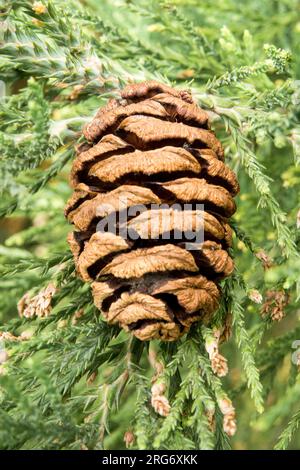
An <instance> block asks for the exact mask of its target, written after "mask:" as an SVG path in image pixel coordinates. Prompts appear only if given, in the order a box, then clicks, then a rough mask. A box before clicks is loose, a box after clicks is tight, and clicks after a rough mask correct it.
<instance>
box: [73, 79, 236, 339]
mask: <svg viewBox="0 0 300 470" xmlns="http://www.w3.org/2000/svg"><path fill="white" fill-rule="evenodd" d="M83 133H84V136H85V138H86V140H87V141H88V143H85V144H83V145H81V146H80V147H79V148H78V149H77V156H76V159H75V161H74V163H73V166H72V171H71V177H70V180H71V185H72V186H73V188H74V190H75V191H74V194H73V196H72V197H71V198H70V200H69V201H68V203H67V206H66V210H65V214H66V217H67V218H68V220H69V221H70V222H71V223H73V224H74V226H75V228H76V231H75V232H73V233H71V234H70V235H69V237H68V241H69V244H70V247H71V250H72V252H73V254H74V258H75V264H76V269H77V272H78V274H79V276H81V278H82V279H83V280H84V281H87V282H91V283H92V290H93V296H94V301H95V304H96V306H97V307H98V308H99V309H100V310H101V311H102V313H103V315H104V317H105V319H106V320H107V321H108V322H109V323H111V324H115V323H118V324H119V325H120V326H122V327H123V328H124V329H125V330H127V331H131V332H132V333H133V334H134V335H135V336H136V337H137V338H139V339H141V340H149V339H154V338H160V339H162V340H165V341H173V340H176V339H178V338H179V337H180V336H181V335H183V334H184V333H186V332H187V331H188V330H189V328H190V326H191V324H192V323H193V322H195V321H199V320H201V321H204V322H207V321H208V320H209V319H210V318H211V316H212V314H213V313H214V311H215V310H216V308H217V307H218V303H219V300H220V295H221V291H220V287H219V285H218V282H219V280H220V279H222V278H224V277H225V276H228V275H230V274H231V272H232V270H233V267H234V265H233V261H232V259H231V258H230V256H229V255H228V253H227V249H228V247H230V245H231V237H232V234H231V229H230V226H229V225H228V218H229V217H230V216H231V215H232V214H233V213H234V212H235V203H234V200H233V196H235V195H236V194H237V192H238V191H239V185H238V182H237V179H236V177H235V175H234V173H233V172H232V171H231V170H230V169H229V168H228V167H227V166H226V165H225V164H224V162H223V160H224V153H223V149H222V146H221V143H220V142H219V140H218V139H217V138H216V137H215V135H214V133H213V132H212V131H210V130H209V123H208V116H207V113H206V112H205V111H203V110H202V109H200V108H199V107H198V106H197V105H196V104H195V103H194V102H193V100H192V97H191V95H190V94H189V93H188V92H186V91H177V90H175V89H173V88H170V87H168V86H166V85H163V84H159V83H156V82H152V81H151V82H145V83H140V84H131V85H128V86H127V87H125V89H124V90H123V91H122V93H121V98H120V100H116V99H114V100H111V101H110V102H109V103H108V104H107V105H106V106H105V107H104V108H102V109H100V110H99V111H98V113H97V114H96V116H95V118H94V119H93V120H92V122H91V123H90V124H88V125H87V126H86V127H85V129H84V131H83ZM187 203H188V204H190V206H189V209H188V210H186V209H185V207H184V209H185V210H176V209H174V204H176V205H177V206H178V205H179V207H183V205H184V204H187ZM197 204H204V212H202V216H203V217H202V218H201V217H200V218H199V210H198V206H196V205H197ZM177 209H178V208H177ZM124 214H126V218H125V219H124ZM112 221H113V223H112ZM182 224H183V225H182ZM187 226H188V227H192V229H193V231H194V232H195V233H199V232H200V231H201V230H202V232H204V242H203V243H202V244H201V245H200V246H199V245H198V249H197V250H195V249H193V250H190V249H188V248H187V243H186V242H187V239H186V238H185V236H186V234H185V232H184V230H182V234H183V236H182V237H181V238H178V237H176V236H175V234H176V232H177V231H178V227H181V228H182V227H187ZM124 228H125V229H126V230H125V232H124ZM124 233H125V235H124ZM166 233H168V234H169V235H170V236H169V237H166V236H165V235H166ZM166 238H167V239H166Z"/></svg>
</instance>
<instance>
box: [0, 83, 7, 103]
mask: <svg viewBox="0 0 300 470" xmlns="http://www.w3.org/2000/svg"><path fill="white" fill-rule="evenodd" d="M5 96H6V86H5V83H4V82H3V80H0V101H1V100H2V99H3V98H4V97H5Z"/></svg>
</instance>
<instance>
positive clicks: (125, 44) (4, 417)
mask: <svg viewBox="0 0 300 470" xmlns="http://www.w3.org/2000/svg"><path fill="white" fill-rule="evenodd" d="M299 7H300V4H299V1H297V0H281V1H280V2H279V1H276V0H265V1H264V2H262V1H258V0H245V1H244V2H239V1H237V0H214V1H211V0H208V1H206V2H198V1H192V0H185V1H182V0H177V1H176V0H175V1H172V2H166V1H159V0H158V1H149V0H147V1H143V0H133V1H129V0H128V1H125V0H82V1H80V2H75V1H71V2H67V3H65V2H63V1H61V0H56V1H51V2H50V3H47V2H31V1H27V0H26V1H12V0H8V1H5V2H1V3H0V12H1V17H0V21H1V28H0V33H1V38H0V75H1V79H2V80H3V82H4V84H5V86H4V87H3V88H4V89H5V92H4V95H5V96H3V97H1V98H0V147H1V153H0V185H1V188H0V190H1V201H0V214H1V216H2V217H3V218H2V221H1V223H0V243H1V244H0V262H1V271H0V274H1V283H0V306H1V310H0V318H1V323H2V327H1V331H4V332H6V333H7V332H9V333H10V334H12V335H14V336H15V337H16V338H19V336H20V334H22V332H23V333H24V332H25V337H26V335H27V336H30V335H32V337H31V339H29V340H26V341H25V340H24V341H19V340H13V339H11V340H10V339H9V338H8V339H7V340H5V341H4V339H5V338H4V339H3V341H2V343H3V345H4V346H3V347H5V348H6V349H5V351H6V350H7V354H8V360H5V361H4V360H3V365H2V366H1V367H2V375H1V382H2V388H1V400H2V409H1V411H0V424H1V426H0V427H1V429H0V447H2V448H41V447H42V448H50V449H51V448H86V447H87V448H101V447H103V446H104V447H105V448H111V449H116V448H123V447H124V446H125V444H124V440H123V437H124V433H125V432H126V431H128V430H130V432H131V430H132V431H133V433H134V434H135V437H136V441H135V443H134V445H135V446H137V447H140V448H142V447H147V448H152V447H153V445H156V446H157V447H160V448H179V449H180V448H199V447H201V446H202V447H209V448H227V447H228V445H229V444H228V442H227V438H226V436H225V435H223V434H222V431H221V430H219V431H218V429H219V427H218V426H219V425H218V422H217V432H219V433H220V435H219V436H218V437H217V443H213V444H211V442H210V439H213V438H212V436H211V435H210V433H209V430H208V431H207V430H206V431H205V430H203V428H202V427H203V426H204V428H205V426H206V425H207V423H205V422H201V423H200V421H199V422H198V424H197V426H198V428H197V426H196V424H195V423H196V421H197V419H198V418H197V419H196V417H195V416H196V414H195V413H194V411H193V413H194V415H193V414H192V416H194V417H195V419H194V421H193V425H192V427H193V426H194V427H195V429H194V428H193V429H194V431H193V433H192V434H189V433H188V432H187V431H186V428H188V422H185V421H184V419H182V416H181V415H182V409H181V408H180V406H179V404H178V401H177V402H176V403H175V404H174V409H175V410H176V407H178V411H179V417H178V416H177V417H176V416H175V417H174V416H173V417H172V419H173V422H170V423H169V426H170V430H169V432H167V431H166V430H165V431H166V435H165V436H164V435H160V440H158V441H157V442H158V443H157V444H154V436H155V433H156V431H157V430H158V429H160V428H161V427H162V420H163V418H160V417H158V415H155V413H153V410H151V407H150V405H149V393H150V392H149V391H150V388H151V384H150V378H151V376H152V375H153V374H154V372H153V370H152V368H151V364H149V362H148V359H147V352H148V351H146V349H147V347H145V348H144V352H143V354H142V349H143V347H142V346H141V345H140V344H138V343H134V344H133V345H132V344H131V342H130V341H129V340H128V337H127V335H126V334H125V333H121V334H118V331H116V330H115V329H114V328H110V327H108V326H107V325H106V324H105V323H102V322H101V320H99V315H98V314H97V312H96V311H95V309H94V307H93V305H92V301H91V296H90V294H89V291H88V287H87V286H85V285H82V283H81V282H80V281H79V280H78V279H76V278H75V277H74V272H73V265H72V260H71V256H70V254H69V251H68V247H67V244H66V235H67V233H68V231H69V227H68V224H67V223H66V221H65V220H64V217H63V208H64V205H65V202H66V200H67V198H68V197H69V195H70V193H71V190H70V188H69V186H68V173H69V170H70V162H71V160H72V158H73V155H74V151H73V146H74V143H75V142H77V141H78V139H80V129H81V127H82V125H83V124H84V123H85V122H86V121H88V120H89V119H90V118H91V116H92V115H93V114H94V113H95V111H96V110H97V109H98V108H99V106H101V105H103V104H104V103H105V102H106V100H107V99H108V97H110V96H113V95H114V93H115V91H116V89H118V87H119V86H121V85H123V84H124V83H125V82H126V81H127V80H143V79H144V78H153V77H155V78H157V79H159V80H162V81H166V82H170V83H172V84H175V85H178V86H181V87H183V88H191V89H192V91H193V94H194V96H195V98H196V99H197V100H198V102H199V104H200V105H201V106H203V107H205V108H206V109H208V110H209V111H210V113H211V119H212V122H213V127H214V128H215V130H216V131H217V133H218V136H220V139H221V141H222V143H223V145H224V147H225V150H226V158H227V162H228V164H229V165H230V166H231V167H232V168H233V169H234V170H235V171H236V172H237V173H238V177H239V181H240V186H241V192H240V196H239V197H238V200H237V205H238V212H237V214H236V216H235V220H234V228H235V230H236V234H237V236H236V238H235V241H234V256H235V260H236V265H237V273H236V275H235V277H234V279H233V280H232V281H229V282H228V283H227V285H225V291H226V292H228V295H227V296H226V299H225V303H224V305H223V306H222V308H223V311H225V313H226V315H227V316H228V313H232V316H233V318H234V321H235V327H234V328H233V331H234V334H233V336H232V338H231V339H230V340H229V341H228V342H227V343H226V344H224V345H223V346H222V349H221V350H222V354H223V355H224V356H225V357H226V358H227V359H228V365H229V374H228V376H227V377H226V378H225V379H222V387H224V390H225V391H224V393H226V394H228V395H229V396H230V397H231V399H232V400H233V403H234V405H235V407H236V414H237V425H238V427H237V433H236V435H235V436H234V438H233V439H231V440H230V445H231V446H232V447H233V448H234V449H270V448H273V447H274V446H275V445H277V447H278V448H286V447H288V448H290V449H299V445H300V434H299V431H297V426H298V423H299V422H300V416H299V414H300V412H299V410H300V408H299V402H300V379H299V370H300V369H299V367H300V366H299V367H297V365H295V364H293V363H292V361H291V358H292V353H293V352H294V350H293V348H292V343H293V341H295V340H300V324H299V319H300V316H299V313H300V310H299V294H300V288H299V278H300V261H299V240H300V237H299V227H300V214H299V209H300V191H299V188H300V166H299V162H300V126H299V103H300V87H299V81H298V80H297V78H298V77H299V72H300V16H299V12H300V8H299ZM50 282H51V283H52V282H54V284H55V285H56V286H57V293H56V294H55V296H54V299H53V310H52V311H51V315H50V316H47V317H46V318H43V319H39V318H37V319H35V318H33V319H26V318H19V317H18V310H17V303H18V301H19V300H20V299H21V298H22V296H24V294H26V293H29V295H30V296H34V295H37V294H38V292H40V291H41V289H43V288H44V287H45V286H47V285H48V284H49V283H50ZM270 291H271V292H273V293H276V292H277V293H278V292H279V293H283V295H284V299H285V300H284V302H283V304H284V305H283V309H284V311H283V312H281V311H280V312H279V316H280V318H277V319H279V320H280V321H274V319H273V320H272V313H273V314H274V308H275V307H276V305H275V304H276V302H275V304H272V305H271V307H270V309H269V310H267V314H266V315H265V316H264V317H263V316H262V309H264V308H265V311H266V309H267V308H268V305H269V304H270V295H271V296H272V294H270ZM226 302H227V303H226ZM274 305H275V307H274ZM222 308H221V310H222ZM81 309H83V311H84V314H83V316H82V318H80V315H78V312H79V311H81ZM231 310H232V311H231ZM279 310H280V309H279ZM229 311H230V312H229ZM76 312H77V317H78V318H77V317H76V316H75V314H76ZM275 313H276V312H275ZM282 313H283V315H281V314H282ZM226 315H225V314H224V312H223V313H221V314H219V316H218V318H217V319H216V325H217V326H218V321H221V320H222V321H223V320H224V318H225V316H226ZM227 316H226V318H227ZM282 316H283V318H281V317H282ZM220 319H221V320H220ZM275 320H276V319H275ZM213 327H214V325H211V328H213ZM193 334H194V335H195V336H196V338H198V339H196V340H195V339H194V337H193ZM197 335H198V336H197ZM201 335H202V336H201ZM199 338H200V340H199ZM201 338H202V339H201ZM184 341H185V340H183V341H182V342H181V343H180V345H176V346H174V347H173V346H172V347H166V346H162V345H158V344H154V346H153V347H154V350H155V351H156V354H157V355H158V357H159V358H160V360H161V361H162V362H163V363H164V364H165V368H166V371H167V372H166V375H167V376H168V374H169V376H168V380H170V382H171V383H173V385H174V383H175V382H176V381H175V382H174V377H175V375H176V374H177V375H178V374H179V372H178V371H179V369H180V374H181V378H182V379H184V377H185V376H186V374H187V372H186V371H187V370H188V365H187V364H189V363H190V362H192V361H193V360H197V359H195V357H198V356H197V354H198V353H199V355H200V352H201V351H200V349H201V344H204V342H205V333H204V332H203V331H202V332H200V331H198V330H197V331H196V332H194V333H193V332H192V335H191V337H190V338H189V339H188V340H187V341H186V342H187V343H188V342H193V341H196V343H197V341H199V344H198V343H197V347H199V351H200V352H199V351H198V353H196V352H195V353H193V352H192V351H189V350H188V349H187V350H186V351H185V350H184V347H185V346H184ZM201 341H202V343H201ZM196 343H195V344H196ZM193 344H194V343H193ZM128 348H129V349H128ZM130 348H131V349H130ZM128 351H129V352H130V354H131V355H132V357H133V358H134V359H133V360H132V364H131V363H130V364H129V365H128V363H126V360H127V359H126V358H128V354H129V353H128ZM178 351H179V352H178ZM202 353H203V356H201V355H200V356H199V357H201V358H202V357H203V361H205V360H206V359H207V357H206V355H205V354H206V353H205V351H204V352H203V351H202ZM202 353H201V354H202ZM176 354H177V356H176ZM180 354H181V356H182V363H180V364H179V366H178V368H177V369H176V367H175V372H174V370H173V369H174V363H172V361H174V358H175V359H176V360H179V359H178V358H180V357H181V356H180ZM193 354H195V357H194V356H193ZM140 356H141V357H140ZM193 358H194V359H193ZM254 358H255V364H254V362H253V361H254ZM130 361H131V359H130ZM170 364H171V366H170V370H169V369H168V366H169V365H170ZM203 364H204V362H203V363H202V366H201V365H199V367H200V369H201V367H204V365H203ZM100 365H101V368H100V369H99V367H100ZM256 368H257V369H256ZM129 369H130V373H131V372H132V375H131V379H129V380H127V379H128V378H126V377H127V376H126V377H125V378H126V380H124V383H123V382H122V380H123V379H124V374H125V373H127V372H128V370H129ZM258 369H259V371H260V378H261V382H262V386H260V381H259V379H258V376H257V375H256V372H257V370H258ZM168 370H169V372H168ZM96 371H97V373H98V375H97V377H96ZM128 373H129V372H128ZM191 373H192V371H191ZM125 375H126V374H125ZM91 376H92V377H93V380H90V379H89V378H90V377H91ZM179 377H180V375H179ZM187 377H189V376H188V375H187ZM208 377H210V376H209V375H208V376H207V378H206V379H205V380H206V381H207V382H208V383H209V380H210V379H209V378H208ZM50 378H51V379H50ZM122 378H123V379H122ZM177 378H178V377H177ZM172 380H173V382H172ZM195 380H196V379H195ZM192 384H193V386H194V387H195V390H196V387H197V386H199V387H200V385H199V384H198V385H197V383H196V382H195V383H193V382H192ZM125 385H126V389H125V391H124V390H123V388H124V387H125ZM201 386H202V385H201ZM174 387H175V388H174V390H175V392H178V393H179V392H180V390H184V385H180V383H179V384H177V385H176V386H175V385H174ZM180 387H181V388H180ZM205 387H206V388H205ZM205 387H204V389H203V388H202V389H200V388H199V397H201V396H202V395H201V393H203V395H204V396H206V395H205V394H206V393H207V394H208V395H210V396H211V398H212V401H214V402H216V403H218V391H216V389H214V388H213V386H212V385H209V384H208V385H207V384H206V385H205ZM197 390H198V389H197ZM121 392H122V393H121ZM175 392H174V393H175ZM136 393H137V395H136ZM222 393H223V392H222ZM121 395H122V397H121ZM226 396H227V395H226ZM173 398H174V397H172V394H171V396H169V399H170V401H171V403H172V399H173ZM177 398H178V396H177ZM183 402H184V404H185V407H186V409H189V407H192V403H195V402H196V401H195V399H194V398H192V397H191V396H189V395H187V399H184V400H183ZM263 402H264V405H262V403H263ZM263 406H264V408H265V410H264V412H263V413H261V412H262V408H263ZM184 409H185V408H184ZM180 410H181V411H180ZM133 411H134V413H133ZM202 411H203V410H202ZM199 414H201V413H200V411H199ZM202 414H203V413H202ZM180 416H181V417H180ZM169 421H170V420H169ZM199 423H200V424H199ZM288 423H290V424H289V425H288ZM165 427H166V426H165ZM150 428H151V430H149V429H150ZM164 429H165V428H164ZM197 429H198V431H197ZM284 430H285V431H284ZM197 432H198V434H199V436H200V437H199V436H198V437H197ZM201 433H203V435H202V434H201ZM282 433H283V434H282ZM221 434H222V435H221ZM201 436H202V438H201ZM280 436H281V437H280ZM201 439H202V440H201ZM205 439H206V440H207V441H206V440H205ZM207 442H208V443H207ZM205 443H206V444H205ZM276 443H277V444H276Z"/></svg>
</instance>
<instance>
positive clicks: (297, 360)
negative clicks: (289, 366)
mask: <svg viewBox="0 0 300 470" xmlns="http://www.w3.org/2000/svg"><path fill="white" fill-rule="evenodd" d="M292 349H296V351H294V352H293V354H292V363H293V364H295V365H296V366H299V365H300V340H299V339H297V340H295V341H294V342H293V343H292Z"/></svg>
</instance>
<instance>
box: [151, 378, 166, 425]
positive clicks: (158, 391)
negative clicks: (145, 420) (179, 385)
mask: <svg viewBox="0 0 300 470" xmlns="http://www.w3.org/2000/svg"><path fill="white" fill-rule="evenodd" d="M165 390H166V386H165V384H164V383H162V382H159V383H155V384H154V385H153V386H152V388H151V405H152V406H153V408H154V410H155V411H156V413H158V414H159V415H160V416H164V417H166V416H168V414H169V412H170V409H171V406H170V404H169V400H168V399H167V397H166V396H165V395H164V393H165Z"/></svg>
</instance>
